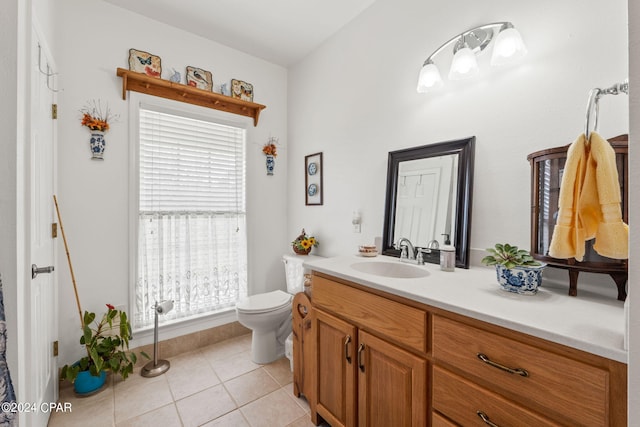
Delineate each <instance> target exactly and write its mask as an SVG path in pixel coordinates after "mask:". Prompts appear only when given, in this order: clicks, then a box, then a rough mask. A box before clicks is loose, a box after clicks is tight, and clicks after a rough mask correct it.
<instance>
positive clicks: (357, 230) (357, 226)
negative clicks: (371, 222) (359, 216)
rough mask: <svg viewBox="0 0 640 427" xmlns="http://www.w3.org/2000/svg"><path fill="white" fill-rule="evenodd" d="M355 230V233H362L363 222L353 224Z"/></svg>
mask: <svg viewBox="0 0 640 427" xmlns="http://www.w3.org/2000/svg"><path fill="white" fill-rule="evenodd" d="M353 232H354V233H362V226H361V224H353Z"/></svg>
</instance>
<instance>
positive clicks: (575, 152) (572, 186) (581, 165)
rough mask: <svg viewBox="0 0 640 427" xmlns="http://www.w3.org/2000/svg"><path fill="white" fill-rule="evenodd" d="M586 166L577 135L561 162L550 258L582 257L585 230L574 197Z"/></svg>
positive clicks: (582, 143)
mask: <svg viewBox="0 0 640 427" xmlns="http://www.w3.org/2000/svg"><path fill="white" fill-rule="evenodd" d="M585 170H586V142H585V137H584V135H580V136H579V137H578V139H576V140H575V141H574V142H573V143H572V144H571V145H570V146H569V151H568V152H567V160H566V162H565V164H564V172H563V174H562V182H561V183H560V197H559V199H558V208H559V211H558V218H557V220H556V226H555V227H554V229H553V236H552V238H551V244H550V246H549V255H550V256H552V257H554V258H575V259H577V260H578V261H582V257H583V256H584V242H585V238H584V237H585V234H584V229H583V227H582V223H581V221H580V217H579V215H578V200H579V198H580V192H581V191H582V183H583V182H584V173H585Z"/></svg>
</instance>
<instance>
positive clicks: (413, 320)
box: [313, 276, 427, 353]
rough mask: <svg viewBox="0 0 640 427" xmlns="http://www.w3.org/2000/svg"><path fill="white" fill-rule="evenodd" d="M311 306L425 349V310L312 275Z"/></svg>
mask: <svg viewBox="0 0 640 427" xmlns="http://www.w3.org/2000/svg"><path fill="white" fill-rule="evenodd" d="M313 305H314V306H317V307H322V308H325V309H326V310H328V311H331V312H333V313H335V314H337V315H339V316H344V317H346V318H348V319H349V321H350V322H353V323H354V324H356V325H357V326H359V327H361V328H364V329H367V330H369V331H372V332H375V334H376V335H379V336H383V337H385V338H388V339H389V340H390V341H394V342H396V343H399V344H402V345H405V346H408V347H410V348H413V349H415V350H418V351H420V352H423V353H424V352H426V350H427V334H426V332H427V313H426V312H425V311H424V310H419V309H417V308H414V307H409V306H406V305H404V304H401V303H399V302H396V301H392V300H389V299H387V298H384V297H381V296H378V295H374V294H370V293H368V292H366V291H362V290H360V289H356V288H352V287H351V286H347V285H343V284H341V283H338V282H334V281H332V280H328V279H325V278H324V277H319V276H313Z"/></svg>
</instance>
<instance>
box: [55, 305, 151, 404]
mask: <svg viewBox="0 0 640 427" xmlns="http://www.w3.org/2000/svg"><path fill="white" fill-rule="evenodd" d="M107 309H108V310H107V312H106V313H104V314H103V315H102V317H101V318H100V320H99V321H98V320H96V315H95V313H90V312H88V311H85V312H84V319H83V325H82V336H81V337H80V344H82V345H83V346H84V347H85V349H86V351H87V355H86V356H84V357H82V358H81V359H80V360H79V361H78V362H76V363H74V364H72V365H64V366H63V367H62V370H61V372H60V377H61V378H63V379H66V380H69V381H71V382H73V384H74V389H75V391H76V392H77V393H79V394H86V393H91V392H93V391H95V390H97V389H99V388H100V387H102V385H103V384H104V381H105V379H106V371H111V372H113V373H114V374H120V375H121V376H122V378H123V379H126V378H127V377H128V376H129V374H131V373H132V372H133V367H134V365H135V363H136V361H137V359H138V358H137V356H136V354H135V353H134V352H131V351H129V339H130V338H131V325H130V324H129V320H128V319H127V313H125V312H124V311H120V310H116V309H115V307H114V306H113V305H111V304H107ZM140 354H141V355H142V356H144V357H146V358H147V359H148V358H149V356H148V355H147V354H146V353H145V352H141V353H140Z"/></svg>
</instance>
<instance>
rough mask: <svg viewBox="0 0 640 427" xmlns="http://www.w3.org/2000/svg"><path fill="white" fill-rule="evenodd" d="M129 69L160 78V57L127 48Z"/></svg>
mask: <svg viewBox="0 0 640 427" xmlns="http://www.w3.org/2000/svg"><path fill="white" fill-rule="evenodd" d="M129 70H131V71H135V72H136V73H142V74H146V75H147V76H150V77H156V78H160V76H161V75H162V65H161V63H160V57H159V56H156V55H152V54H150V53H149V52H144V51H142V50H137V49H129Z"/></svg>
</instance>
